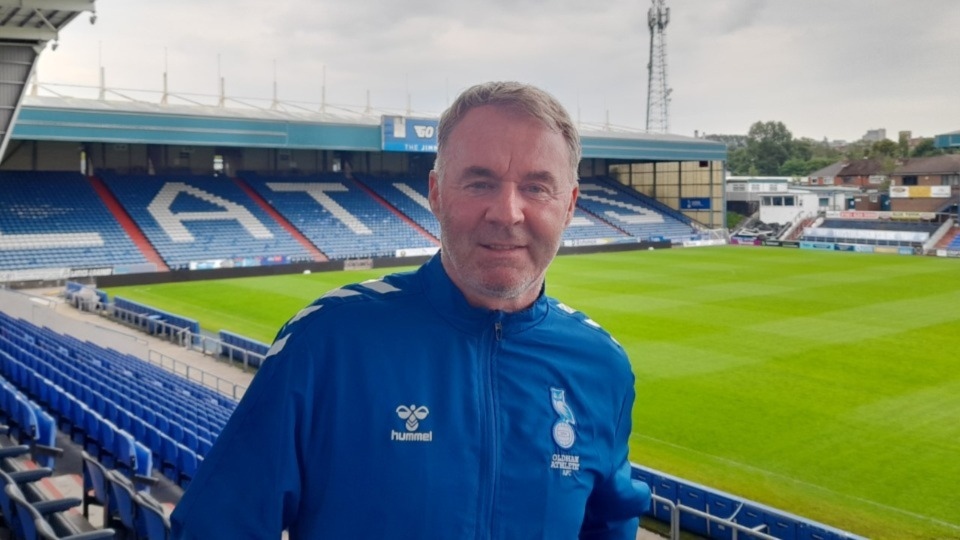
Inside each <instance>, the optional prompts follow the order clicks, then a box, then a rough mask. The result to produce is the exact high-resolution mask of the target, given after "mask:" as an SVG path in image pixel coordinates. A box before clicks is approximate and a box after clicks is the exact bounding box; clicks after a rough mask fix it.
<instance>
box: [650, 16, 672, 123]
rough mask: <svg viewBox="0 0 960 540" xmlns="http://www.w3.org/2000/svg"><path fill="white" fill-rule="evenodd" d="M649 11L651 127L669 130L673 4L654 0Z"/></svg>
mask: <svg viewBox="0 0 960 540" xmlns="http://www.w3.org/2000/svg"><path fill="white" fill-rule="evenodd" d="M652 1H653V6H652V7H651V8H650V11H649V12H648V14H647V23H648V25H649V26H650V62H649V63H647V131H648V132H651V133H666V132H667V130H668V129H669V128H670V113H669V108H670V107H669V106H670V92H671V90H670V87H668V86H667V41H666V31H665V30H666V28H667V23H668V22H670V8H668V7H667V6H666V0H652Z"/></svg>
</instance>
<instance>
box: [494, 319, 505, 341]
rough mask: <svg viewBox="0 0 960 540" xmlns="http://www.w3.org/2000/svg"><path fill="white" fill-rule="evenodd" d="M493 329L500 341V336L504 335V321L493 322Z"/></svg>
mask: <svg viewBox="0 0 960 540" xmlns="http://www.w3.org/2000/svg"><path fill="white" fill-rule="evenodd" d="M493 331H494V335H495V336H496V340H497V341H500V338H501V337H503V323H502V322H501V321H497V322H495V323H493Z"/></svg>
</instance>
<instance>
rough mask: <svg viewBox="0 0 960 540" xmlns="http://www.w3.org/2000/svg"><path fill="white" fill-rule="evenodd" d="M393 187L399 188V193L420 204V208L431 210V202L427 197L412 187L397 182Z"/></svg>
mask: <svg viewBox="0 0 960 540" xmlns="http://www.w3.org/2000/svg"><path fill="white" fill-rule="evenodd" d="M393 187H395V188H397V190H398V191H400V192H401V193H403V194H404V195H406V196H407V197H410V198H411V199H413V202H415V203H417V204H419V205H420V206H422V207H424V208H426V209H427V210H430V201H428V200H427V198H426V197H424V196H423V195H421V194H420V192H419V191H417V190H415V189H413V188H412V187H410V186H408V185H406V184H404V183H403V182H396V183H394V184H393Z"/></svg>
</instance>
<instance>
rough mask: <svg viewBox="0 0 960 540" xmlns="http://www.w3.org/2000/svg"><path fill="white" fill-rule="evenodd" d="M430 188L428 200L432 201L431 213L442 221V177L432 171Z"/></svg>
mask: <svg viewBox="0 0 960 540" xmlns="http://www.w3.org/2000/svg"><path fill="white" fill-rule="evenodd" d="M429 186H430V188H429V191H428V192H427V200H428V201H430V211H431V212H433V215H434V216H436V217H437V219H440V177H439V176H437V171H434V170H431V171H430V184H429Z"/></svg>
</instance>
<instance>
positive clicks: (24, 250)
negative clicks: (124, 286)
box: [0, 171, 148, 271]
mask: <svg viewBox="0 0 960 540" xmlns="http://www.w3.org/2000/svg"><path fill="white" fill-rule="evenodd" d="M0 188H2V190H3V197H0V234H2V235H3V237H2V242H3V243H4V244H5V245H4V246H3V248H2V249H0V271H2V270H29V269H37V268H73V269H95V268H110V269H113V270H118V271H123V269H124V268H128V267H134V268H135V267H143V266H145V265H147V264H148V263H147V260H146V258H145V257H144V256H143V254H142V253H141V252H140V251H139V249H138V248H137V247H136V246H135V245H134V243H133V241H131V240H130V238H129V237H128V236H127V235H126V233H125V232H124V231H123V229H122V228H121V227H120V225H119V224H118V223H117V221H116V219H115V218H114V217H113V215H112V214H111V213H110V211H109V210H108V209H107V207H106V205H105V204H104V202H103V201H102V200H101V199H100V197H99V195H97V193H96V191H95V190H94V189H93V187H92V186H91V185H90V182H89V181H88V180H87V179H86V178H85V177H84V176H83V175H81V174H80V173H74V172H33V171H4V173H3V177H2V178H0Z"/></svg>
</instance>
